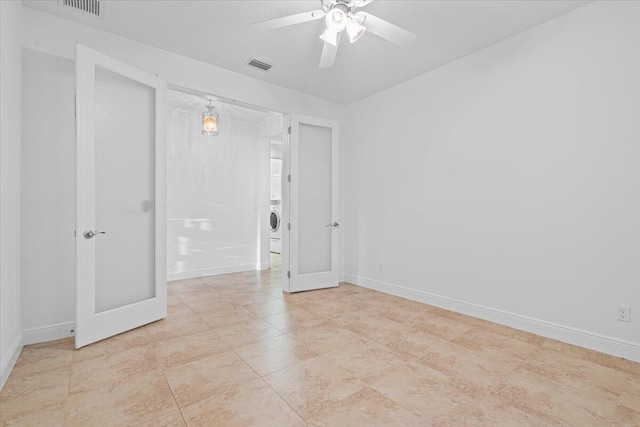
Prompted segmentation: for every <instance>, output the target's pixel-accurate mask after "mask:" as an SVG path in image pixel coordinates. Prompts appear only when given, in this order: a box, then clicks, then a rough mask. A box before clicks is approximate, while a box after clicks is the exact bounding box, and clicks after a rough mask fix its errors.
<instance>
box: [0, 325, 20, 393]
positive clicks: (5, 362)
mask: <svg viewBox="0 0 640 427" xmlns="http://www.w3.org/2000/svg"><path fill="white" fill-rule="evenodd" d="M22 347H23V344H22V332H21V333H19V334H18V335H16V338H15V339H14V340H13V342H12V343H11V345H10V346H9V349H8V350H7V352H6V354H3V355H2V360H1V361H0V390H2V388H3V387H4V384H5V383H6V382H7V379H9V375H11V371H12V370H13V367H14V366H15V365H16V361H17V360H18V356H20V352H21V351H22Z"/></svg>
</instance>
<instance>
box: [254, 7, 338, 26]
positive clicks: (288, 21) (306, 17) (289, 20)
mask: <svg viewBox="0 0 640 427" xmlns="http://www.w3.org/2000/svg"><path fill="white" fill-rule="evenodd" d="M326 14H327V13H326V12H325V11H324V10H314V11H313V12H303V13H297V14H295V15H289V16H284V17H282V18H275V19H269V20H267V21H262V22H255V23H253V24H251V26H252V27H253V28H255V29H257V30H261V31H269V30H275V29H276V28H282V27H288V26H290V25H295V24H301V23H303V22H309V21H315V20H316V19H320V18H322V17H324V16H325V15H326Z"/></svg>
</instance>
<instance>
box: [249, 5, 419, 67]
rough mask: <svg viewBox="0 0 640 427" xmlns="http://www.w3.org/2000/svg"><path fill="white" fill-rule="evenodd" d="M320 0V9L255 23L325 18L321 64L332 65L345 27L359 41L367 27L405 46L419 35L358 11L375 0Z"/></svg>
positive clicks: (269, 25)
mask: <svg viewBox="0 0 640 427" xmlns="http://www.w3.org/2000/svg"><path fill="white" fill-rule="evenodd" d="M320 2H321V3H322V9H320V10H314V11H312V12H303V13H298V14H295V15H289V16H285V17H282V18H276V19H269V20H267V21H262V22H257V23H254V24H252V25H253V27H254V28H256V29H259V30H263V31H268V30H275V29H276V28H282V27H288V26H290V25H295V24H301V23H303V22H309V21H315V20H318V19H322V18H324V19H325V24H326V29H325V30H324V32H323V33H322V35H321V36H320V39H321V40H322V41H323V42H324V46H323V48H322V55H321V56H320V68H329V67H331V66H333V64H334V62H335V60H336V54H337V53H338V43H339V42H340V36H341V35H342V32H343V31H345V30H346V32H347V35H348V36H349V41H350V42H351V43H355V42H356V41H358V40H359V39H360V37H362V36H363V35H364V33H365V32H366V31H369V32H370V33H372V34H375V35H376V36H378V37H381V38H383V39H385V40H388V41H390V42H391V43H394V44H396V45H398V46H406V45H407V44H409V43H410V42H411V41H412V40H413V39H415V38H416V35H415V34H413V33H410V32H409V31H407V30H405V29H403V28H400V27H398V26H396V25H393V24H392V23H390V22H387V21H385V20H384V19H380V18H378V17H376V16H373V15H371V14H370V13H367V12H363V11H356V9H358V8H362V7H364V6H366V5H368V4H369V3H371V2H373V0H320Z"/></svg>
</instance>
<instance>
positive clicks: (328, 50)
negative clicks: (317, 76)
mask: <svg viewBox="0 0 640 427" xmlns="http://www.w3.org/2000/svg"><path fill="white" fill-rule="evenodd" d="M338 42H340V37H339V36H338ZM338 45H339V44H338ZM337 54H338V46H334V45H332V44H331V43H327V42H325V43H324V46H323V47H322V55H320V65H319V67H320V68H330V67H333V64H334V63H335V62H336V55H337Z"/></svg>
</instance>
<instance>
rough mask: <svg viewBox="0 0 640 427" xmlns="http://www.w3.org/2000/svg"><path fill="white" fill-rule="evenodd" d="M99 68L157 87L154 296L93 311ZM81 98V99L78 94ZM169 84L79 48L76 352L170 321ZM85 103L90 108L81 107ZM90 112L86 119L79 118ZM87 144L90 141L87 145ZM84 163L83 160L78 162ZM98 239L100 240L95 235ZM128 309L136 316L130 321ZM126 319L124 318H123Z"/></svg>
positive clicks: (77, 77) (98, 53)
mask: <svg viewBox="0 0 640 427" xmlns="http://www.w3.org/2000/svg"><path fill="white" fill-rule="evenodd" d="M96 65H98V66H100V67H101V68H104V69H106V70H109V71H112V72H114V73H116V74H119V75H123V76H125V77H127V78H129V79H131V80H134V81H137V82H139V83H141V84H144V85H146V86H150V87H153V88H155V105H156V115H155V132H156V133H155V135H156V140H155V162H154V165H155V192H154V193H155V200H154V202H155V203H154V205H155V206H154V207H155V218H154V220H155V224H154V226H155V245H154V246H155V297H154V298H150V299H148V300H144V301H140V302H137V303H134V304H130V305H127V306H124V307H119V308H115V309H112V310H107V311H105V312H102V313H97V314H96V312H95V284H96V283H95V255H96V251H95V244H92V243H93V242H95V240H94V239H85V238H84V237H83V232H84V230H95V197H96V194H95V182H94V176H95V130H94V123H95V118H94V96H95V67H96ZM80 93H82V94H83V97H82V99H81V98H80V96H78V94H80ZM166 96H167V85H166V82H164V81H163V80H161V79H159V78H158V77H154V76H151V75H150V74H149V73H146V72H143V71H141V70H139V69H137V68H135V67H132V66H130V65H127V64H125V63H123V62H121V61H118V60H116V59H114V58H112V57H110V56H107V55H104V54H102V53H100V52H97V51H95V50H93V49H90V48H88V47H85V46H83V45H81V44H76V231H75V234H76V337H75V345H76V348H80V347H83V346H84V345H88V344H91V343H93V342H96V341H99V340H102V339H105V338H108V337H110V336H113V335H117V334H119V333H122V332H125V331H127V330H131V329H134V328H136V327H139V326H142V325H145V324H148V323H150V322H153V321H156V320H159V319H162V318H165V317H166V316H167V280H166V279H167V267H166V259H167V255H166V246H167V245H166V232H167V224H166V222H167V221H166V216H167V213H166V173H167V172H166ZM85 100H86V105H85V104H83V103H82V102H84V101H85ZM82 112H86V114H87V118H83V117H82V116H81V113H82ZM86 141H90V143H87V142H86ZM81 159H82V160H86V161H80V160H81ZM96 238H100V237H99V236H96ZM127 308H131V309H135V310H136V311H137V313H136V316H135V317H136V318H135V319H132V318H131V317H130V316H127V315H126V314H127V313H119V312H120V311H125V310H126V309H127ZM123 314H124V315H123Z"/></svg>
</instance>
